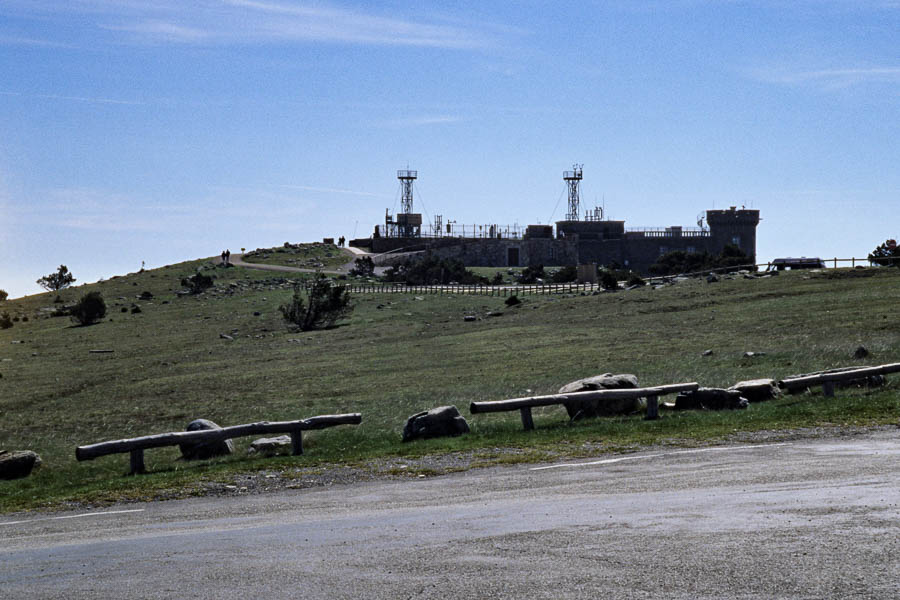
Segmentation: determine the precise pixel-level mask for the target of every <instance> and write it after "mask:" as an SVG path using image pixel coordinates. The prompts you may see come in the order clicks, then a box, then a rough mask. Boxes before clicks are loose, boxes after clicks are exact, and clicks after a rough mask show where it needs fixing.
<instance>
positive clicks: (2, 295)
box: [0, 290, 9, 302]
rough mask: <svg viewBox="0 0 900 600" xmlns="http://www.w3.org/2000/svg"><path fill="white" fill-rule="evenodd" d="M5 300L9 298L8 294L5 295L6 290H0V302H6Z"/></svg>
mask: <svg viewBox="0 0 900 600" xmlns="http://www.w3.org/2000/svg"><path fill="white" fill-rule="evenodd" d="M7 298H9V294H8V293H7V291H6V290H0V302H3V301H4V300H6V299H7Z"/></svg>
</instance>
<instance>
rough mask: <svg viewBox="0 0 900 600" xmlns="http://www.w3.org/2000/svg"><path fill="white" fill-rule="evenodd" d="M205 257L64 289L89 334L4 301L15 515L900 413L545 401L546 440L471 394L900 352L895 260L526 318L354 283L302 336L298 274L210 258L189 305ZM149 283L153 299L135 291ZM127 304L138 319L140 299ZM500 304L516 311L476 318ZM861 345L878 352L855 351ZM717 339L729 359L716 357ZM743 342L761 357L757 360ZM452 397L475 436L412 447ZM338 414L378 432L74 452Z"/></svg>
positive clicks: (893, 409)
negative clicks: (436, 456)
mask: <svg viewBox="0 0 900 600" xmlns="http://www.w3.org/2000/svg"><path fill="white" fill-rule="evenodd" d="M203 264H204V261H193V262H188V263H182V264H179V265H173V266H170V267H165V268H163V269H157V270H153V271H147V272H143V273H134V274H130V275H127V276H123V277H119V278H114V279H112V280H109V281H105V282H101V283H97V284H92V285H87V286H80V287H78V288H75V289H70V290H65V291H64V292H62V294H61V295H62V296H63V298H64V299H65V300H67V301H71V300H74V299H76V298H77V297H79V296H80V295H81V294H83V293H85V292H87V291H90V290H99V291H101V292H102V293H103V296H104V298H106V300H107V302H108V304H109V312H108V315H107V318H106V319H105V320H104V321H103V322H101V323H99V324H97V325H93V326H90V327H75V326H73V323H72V322H71V321H69V320H68V319H67V318H49V317H44V316H37V315H42V314H45V313H42V312H41V311H40V309H41V308H44V307H49V306H53V302H52V300H53V296H51V295H49V294H42V295H36V296H31V297H27V298H24V299H19V300H14V301H7V302H5V303H3V305H2V307H0V310H7V311H9V312H10V314H12V315H14V316H20V317H21V316H25V315H27V316H28V317H29V321H28V322H21V321H19V322H17V323H15V325H14V327H13V328H12V329H8V330H0V375H2V378H0V422H2V423H3V425H2V427H0V449H2V448H5V449H32V450H35V451H36V452H38V453H39V454H41V456H42V457H43V459H44V463H45V464H44V466H43V467H42V468H41V469H40V470H38V471H37V472H36V473H35V474H34V475H33V476H32V477H30V478H28V479H23V480H17V481H9V482H3V481H0V510H2V511H11V510H22V509H33V508H40V507H45V506H60V505H64V504H65V503H66V502H76V501H91V502H99V501H109V500H123V499H139V498H147V497H167V496H170V495H171V496H175V495H185V494H195V493H202V492H203V482H204V481H219V480H227V479H228V478H229V477H233V475H234V474H235V473H237V472H241V471H255V470H259V469H263V468H286V467H288V466H316V465H325V464H329V463H354V464H356V463H359V464H363V463H365V462H366V461H369V460H371V459H378V458H380V457H396V456H404V457H414V456H421V455H424V454H429V453H442V452H457V451H459V452H475V453H476V459H477V460H476V464H496V463H497V462H504V461H511V460H512V461H527V460H541V459H546V458H547V457H549V456H560V455H562V456H587V455H592V454H596V453H599V452H604V451H610V450H622V449H630V448H636V447H640V446H645V445H651V444H660V443H677V444H693V443H704V442H706V441H708V440H715V439H722V438H725V437H728V436H730V435H733V434H734V433H736V432H742V431H757V430H764V429H786V428H798V427H813V426H830V425H864V426H865V425H874V424H883V423H896V422H897V420H898V417H900V394H898V392H897V391H896V389H895V388H893V387H888V388H886V389H883V390H880V391H872V392H866V391H842V392H838V396H837V397H836V398H833V399H825V398H822V396H821V395H819V394H816V395H812V396H807V395H800V396H792V397H786V398H784V399H781V400H777V401H774V402H768V403H762V404H754V405H752V406H751V407H750V408H749V409H748V410H746V411H738V412H722V413H695V412H690V413H674V412H670V411H663V413H662V418H661V419H660V420H659V421H654V422H647V421H643V420H642V419H641V418H640V417H639V416H635V417H627V418H625V417H623V418H613V419H598V420H592V421H588V422H578V423H575V424H569V423H568V422H567V419H566V413H565V410H564V409H563V408H561V407H551V408H546V409H541V410H537V411H535V423H536V426H537V429H536V430H535V431H532V432H523V431H522V430H521V424H520V422H519V416H518V413H500V414H486V415H474V416H469V413H468V405H469V403H470V402H472V401H476V400H497V399H502V398H508V397H515V396H521V395H526V394H542V393H551V392H554V391H555V390H556V389H557V388H559V387H560V386H561V385H562V384H564V383H566V382H568V381H572V380H574V379H577V378H581V377H586V376H589V375H595V374H598V373H603V372H627V373H634V374H636V375H637V376H638V378H639V381H640V383H641V384H642V385H654V384H664V383H676V382H683V381H698V382H700V383H701V384H703V385H707V386H727V385H731V384H733V383H735V382H736V381H739V380H744V379H752V378H757V377H775V378H778V377H783V376H786V375H790V374H795V373H803V372H809V371H815V370H820V369H824V368H828V367H836V366H847V365H853V364H857V363H860V362H865V363H866V364H881V363H887V362H898V361H900V350H898V343H897V342H898V337H900V319H898V314H897V308H896V303H897V300H896V299H897V297H898V292H900V270H898V269H866V270H839V271H831V270H829V271H824V272H821V273H802V272H794V273H787V274H783V275H781V276H779V277H772V278H767V279H755V280H744V279H736V280H724V281H722V282H719V283H715V284H707V283H706V282H705V281H703V280H696V281H693V280H692V281H686V282H681V283H679V284H677V285H675V286H668V287H665V288H663V289H658V290H654V289H651V288H649V287H647V288H643V289H639V290H633V291H630V292H617V293H611V294H601V295H598V296H571V295H564V296H526V297H524V298H523V300H524V302H523V304H522V305H521V306H520V307H517V308H513V309H509V308H507V307H505V306H504V304H503V300H504V299H503V298H492V297H483V296H474V297H472V296H455V297H454V296H450V295H421V294H419V295H418V297H419V298H422V299H421V300H417V299H416V296H415V295H412V294H409V295H403V294H384V295H360V296H357V297H356V298H355V304H356V309H355V311H354V313H353V315H352V317H351V318H350V319H349V320H347V321H346V322H344V323H342V324H341V325H340V326H339V327H336V328H334V329H331V330H327V331H315V332H305V333H294V332H290V331H288V330H287V329H286V328H285V326H284V324H283V322H282V319H281V316H280V315H279V313H278V311H277V307H278V305H279V304H281V303H284V302H286V301H287V300H288V298H289V297H290V294H291V290H290V287H291V285H290V284H291V280H293V279H295V278H299V277H302V276H300V275H297V276H293V275H291V276H289V277H286V276H283V275H282V274H280V273H279V274H273V273H267V272H261V271H254V270H249V269H243V268H240V267H235V268H227V269H226V268H216V269H210V270H209V271H208V272H211V273H214V274H215V275H216V287H215V289H214V290H213V291H211V292H209V293H206V294H203V295H200V296H189V297H176V295H175V291H176V290H178V289H180V287H181V286H180V284H179V281H180V279H181V278H182V277H184V276H185V275H189V274H191V273H193V272H195V271H196V269H197V268H198V267H200V266H202V265H203ZM285 279H287V282H286V283H285V282H284V280H285ZM145 290H146V291H149V292H151V293H152V294H153V295H154V298H153V299H152V300H150V301H142V300H138V299H137V296H138V295H139V294H140V293H141V292H143V291H145ZM164 302H166V303H164ZM133 304H135V305H139V306H140V307H141V312H140V313H138V314H132V313H131V312H130V308H131V306H132V305H133ZM123 307H124V308H126V309H128V310H129V312H125V313H122V312H121V309H122V308H123ZM488 311H502V312H503V313H504V314H503V316H501V317H491V318H484V319H482V320H479V321H476V322H464V321H463V316H464V315H469V314H476V315H481V316H483V315H485V314H486V313H487V312H488ZM255 312H258V313H260V314H259V315H258V316H257V315H254V313H255ZM222 333H225V334H229V335H231V336H232V337H234V340H233V341H228V340H226V339H222V338H221V337H220V334H222ZM14 340H16V341H19V340H21V341H23V342H24V343H21V344H19V343H16V344H14V343H12V342H13V341H14ZM859 344H863V345H865V346H866V347H867V348H868V349H869V350H870V351H871V352H872V353H873V357H871V358H869V359H867V360H866V361H855V360H853V359H852V358H850V356H851V354H852V352H853V350H854V349H855V348H856V346H857V345H859ZM91 349H112V350H115V352H113V353H110V354H92V353H90V352H89V350H91ZM706 349H711V350H713V355H712V356H708V357H703V356H701V354H702V352H703V351H704V350H706ZM745 351H754V352H765V355H764V356H758V357H754V358H752V359H747V358H743V353H744V352H745ZM444 404H455V405H456V406H458V407H459V408H460V410H461V412H462V413H463V414H464V415H465V416H466V417H467V419H468V421H469V424H470V427H471V428H472V432H471V434H469V435H467V436H462V437H459V438H451V439H436V440H428V441H425V442H417V443H412V444H405V445H404V444H401V443H400V441H399V440H400V431H401V430H402V427H403V424H404V422H405V419H406V418H407V417H408V416H409V415H411V414H413V413H415V412H418V411H421V410H425V409H428V408H432V407H435V406H439V405H444ZM341 412H361V413H362V414H363V424H362V425H360V426H358V427H350V426H344V427H340V428H335V429H329V430H323V431H318V432H312V433H310V434H309V435H307V436H305V438H304V445H305V448H306V450H307V453H306V454H305V455H304V456H303V457H297V458H294V457H284V458H274V459H261V458H252V459H251V458H247V457H246V456H245V449H246V446H247V444H249V442H250V440H249V439H240V440H236V445H237V452H236V454H235V455H234V456H232V457H227V458H222V459H217V460H212V461H204V462H199V463H185V462H181V461H177V460H176V458H177V455H178V451H177V449H154V450H149V451H147V453H146V462H147V466H148V468H149V469H150V470H151V471H153V473H152V474H150V475H147V476H142V477H123V473H125V472H126V471H127V470H128V467H127V464H128V457H127V455H115V456H108V457H103V458H100V459H97V460H94V461H88V462H83V463H78V462H76V461H75V458H74V450H75V447H76V446H78V445H83V444H88V443H94V442H99V441H104V440H111V439H119V438H125V437H133V436H139V435H148V434H152V433H161V432H165V431H174V430H181V429H183V428H184V426H185V425H186V424H187V423H188V422H189V421H190V420H192V419H194V418H198V417H203V418H208V419H212V420H213V421H216V422H217V423H219V424H220V425H235V424H239V423H247V422H251V421H258V420H288V419H297V418H303V417H307V416H312V415H316V414H326V413H341ZM495 448H499V449H501V450H502V449H510V448H512V449H519V450H520V451H517V452H515V453H509V452H505V451H501V452H495V451H494V450H493V449H495Z"/></svg>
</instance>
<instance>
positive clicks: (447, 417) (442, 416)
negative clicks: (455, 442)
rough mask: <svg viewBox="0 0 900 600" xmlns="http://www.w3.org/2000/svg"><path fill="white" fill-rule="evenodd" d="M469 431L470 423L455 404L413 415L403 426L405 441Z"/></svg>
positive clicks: (460, 433)
mask: <svg viewBox="0 0 900 600" xmlns="http://www.w3.org/2000/svg"><path fill="white" fill-rule="evenodd" d="M464 433H469V424H468V423H466V420H465V419H464V418H463V416H462V415H461V414H459V410H458V409H457V408H456V407H455V406H440V407H438V408H432V409H431V410H429V411H426V412H420V413H418V414H415V415H413V416H411V417H410V418H409V419H407V421H406V425H405V426H404V427H403V441H404V442H409V441H411V440H416V439H425V438H432V437H441V436H450V435H462V434H464Z"/></svg>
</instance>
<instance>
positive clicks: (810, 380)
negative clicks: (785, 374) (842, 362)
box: [778, 363, 900, 398]
mask: <svg viewBox="0 0 900 600" xmlns="http://www.w3.org/2000/svg"><path fill="white" fill-rule="evenodd" d="M898 372H900V363H891V364H887V365H881V366H878V367H863V368H860V369H847V370H843V371H834V372H832V373H817V374H815V375H804V376H802V377H789V378H787V379H782V380H781V381H779V382H778V387H780V388H781V389H783V390H786V391H788V392H790V391H796V390H802V389H805V388H809V387H814V386H818V385H821V386H822V395H823V396H825V397H826V398H831V397H834V384H835V383H837V382H839V381H853V380H854V379H865V378H867V377H873V376H875V375H887V374H888V373H898Z"/></svg>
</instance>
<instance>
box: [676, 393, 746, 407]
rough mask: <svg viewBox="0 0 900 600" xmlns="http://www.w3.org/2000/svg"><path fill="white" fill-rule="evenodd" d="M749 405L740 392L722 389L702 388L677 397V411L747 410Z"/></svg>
mask: <svg viewBox="0 0 900 600" xmlns="http://www.w3.org/2000/svg"><path fill="white" fill-rule="evenodd" d="M748 405H749V402H748V401H747V399H746V398H744V397H743V396H742V395H741V393H740V392H739V391H737V390H723V389H721V388H700V389H698V390H696V391H693V392H680V393H679V394H678V395H677V396H675V410H691V409H705V410H725V409H736V408H747V406H748Z"/></svg>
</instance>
